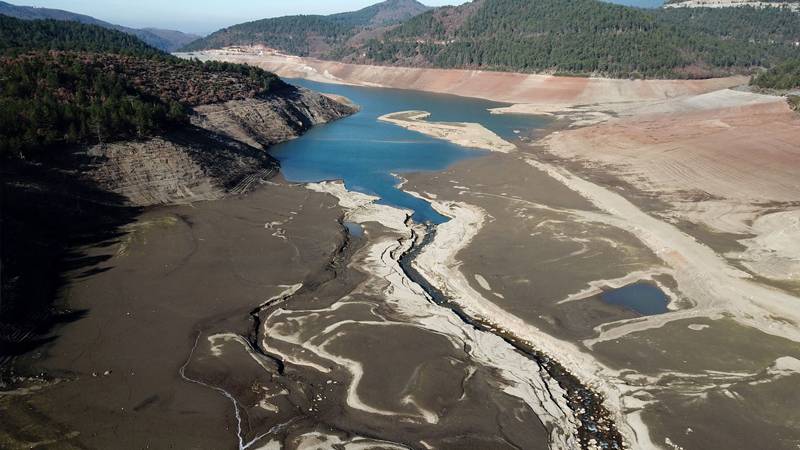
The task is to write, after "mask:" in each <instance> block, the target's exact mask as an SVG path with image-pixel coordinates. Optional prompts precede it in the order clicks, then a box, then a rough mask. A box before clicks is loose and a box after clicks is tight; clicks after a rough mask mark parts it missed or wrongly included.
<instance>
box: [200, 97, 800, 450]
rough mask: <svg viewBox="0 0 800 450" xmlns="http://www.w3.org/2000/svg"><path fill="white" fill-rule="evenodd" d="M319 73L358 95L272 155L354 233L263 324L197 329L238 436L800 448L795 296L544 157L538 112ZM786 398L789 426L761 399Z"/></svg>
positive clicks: (402, 443)
mask: <svg viewBox="0 0 800 450" xmlns="http://www.w3.org/2000/svg"><path fill="white" fill-rule="evenodd" d="M313 87H315V88H317V89H322V90H323V91H329V92H332V93H334V94H339V95H345V96H347V97H350V98H354V100H355V101H356V102H358V103H361V104H365V105H366V107H364V109H363V110H362V113H361V114H360V115H357V116H355V117H353V118H351V119H345V120H343V121H342V122H340V123H337V124H333V125H331V126H330V127H326V128H324V129H318V130H316V133H312V134H311V135H310V139H308V140H307V141H306V140H305V139H307V138H301V139H298V140H296V141H293V142H292V143H290V144H287V145H286V146H284V147H280V148H278V149H276V152H275V154H276V156H278V158H279V159H280V160H281V162H282V164H283V167H284V171H285V173H286V174H287V177H289V179H290V180H294V181H303V182H307V183H308V184H307V185H306V187H307V188H308V189H310V190H312V191H315V192H318V193H324V194H330V195H332V196H333V197H335V198H336V199H337V201H338V207H339V208H341V210H342V211H343V217H342V218H341V219H340V225H339V226H340V228H341V229H342V230H354V231H355V232H354V233H348V235H349V236H350V238H349V239H347V240H346V241H345V244H344V245H342V246H340V247H339V249H338V250H337V251H336V252H335V253H334V254H333V255H332V256H331V263H330V264H328V266H327V268H326V269H325V271H324V273H320V274H318V275H316V276H314V277H310V278H307V279H306V280H304V281H302V282H300V283H297V284H294V285H290V286H286V289H285V291H284V292H283V293H281V294H279V295H277V296H276V297H273V298H272V299H269V300H268V301H266V302H265V303H264V304H262V305H261V307H259V308H258V309H257V310H256V311H254V317H255V320H254V322H253V324H254V327H253V328H252V330H251V331H250V332H249V333H246V334H242V333H239V334H235V333H234V334H231V333H228V332H223V333H215V334H211V335H208V336H203V337H202V338H199V340H198V342H199V343H200V344H199V345H198V346H197V347H196V348H195V350H194V351H193V353H192V357H191V358H190V360H189V361H188V362H187V366H186V369H187V377H189V378H191V379H193V380H196V381H199V382H202V383H204V384H207V385H209V386H212V387H215V388H216V389H219V390H221V391H222V392H223V393H225V394H226V395H227V396H228V397H229V398H230V399H231V400H232V401H233V402H234V404H235V405H236V412H237V415H236V417H237V423H238V424H239V426H238V430H239V441H240V448H250V447H253V448H259V447H263V446H265V445H267V446H268V447H267V448H270V447H269V445H275V446H277V445H280V444H284V445H286V446H288V447H289V448H296V447H302V446H303V445H328V446H330V445H333V444H341V445H343V446H354V447H359V446H366V447H379V448H380V447H385V448H394V447H398V446H399V447H411V448H449V447H455V448H464V447H470V448H475V447H482V448H486V447H491V448H576V447H582V448H595V447H597V448H622V447H624V446H626V445H627V446H630V447H633V448H659V447H664V446H667V447H669V446H674V445H683V443H684V442H687V441H688V442H689V444H694V445H701V446H702V447H703V448H747V446H750V445H752V444H753V443H754V442H753V439H754V438H752V437H748V435H753V436H757V432H758V430H761V429H765V428H768V429H771V430H773V433H772V434H771V435H770V436H767V437H764V436H762V437H760V438H758V439H760V440H761V441H763V442H767V443H768V444H769V445H770V446H771V447H774V448H784V447H785V448H791V445H793V444H792V443H793V442H794V439H796V438H795V437H794V436H795V435H796V433H797V430H796V429H795V428H794V427H793V426H792V425H791V423H792V420H793V419H791V417H794V416H795V415H796V414H795V413H794V412H792V411H793V409H792V408H793V407H792V405H793V404H794V401H793V398H794V397H796V394H795V393H793V391H792V390H791V389H790V386H791V385H792V383H795V382H796V381H797V376H798V375H797V369H798V366H799V364H798V358H800V347H799V346H798V345H797V344H796V339H793V338H794V337H795V335H794V333H795V330H794V325H793V324H792V322H790V321H791V320H792V319H793V314H794V313H793V310H792V308H790V307H788V306H787V303H786V299H788V298H790V296H788V295H786V294H784V293H781V292H778V291H775V290H773V289H770V288H766V287H763V286H761V285H759V284H758V283H756V282H753V281H749V280H746V279H744V278H742V277H741V275H740V273H739V272H737V271H736V269H734V268H728V267H727V266H726V265H725V262H724V260H723V259H722V258H721V257H719V256H718V255H716V254H715V253H714V252H713V251H712V250H710V249H709V248H708V247H706V246H704V245H703V244H702V243H701V242H698V241H695V240H693V239H690V238H688V237H687V236H685V235H684V234H683V233H682V232H681V231H680V230H678V229H677V228H675V227H673V226H672V225H670V224H667V223H665V222H662V221H660V220H659V219H657V218H654V217H651V216H649V215H647V214H646V213H644V212H643V211H641V210H640V209H639V207H638V206H637V205H634V204H633V203H631V202H629V201H627V200H626V199H625V198H623V197H622V196H621V195H619V194H618V193H616V192H612V191H611V190H608V189H606V188H604V187H602V186H600V185H598V184H594V183H592V182H589V181H587V180H585V179H582V178H580V177H578V176H577V175H575V174H574V173H572V172H570V171H568V170H567V169H566V168H565V167H561V166H560V165H559V164H558V162H554V161H552V158H549V157H547V155H543V154H541V153H537V150H536V149H535V148H533V147H529V146H528V145H526V143H525V141H524V140H522V139H520V138H519V136H523V138H524V136H526V134H527V133H529V132H530V130H531V129H532V128H537V126H540V124H541V122H537V119H535V118H531V117H529V116H527V117H526V116H504V115H494V116H490V115H489V113H488V111H487V109H489V108H491V107H494V105H493V104H491V103H489V102H480V101H473V100H469V99H460V98H451V97H441V96H430V95H428V94H419V95H420V96H419V97H418V96H417V93H413V92H407V91H392V90H375V89H368V88H352V87H345V86H324V85H316V84H313ZM359 96H362V97H361V98H359ZM375 96H378V97H379V99H378V100H375ZM381 96H382V97H381ZM370 99H372V100H373V101H374V102H375V104H370ZM387 100H392V101H396V102H399V105H400V106H407V107H408V108H409V109H408V111H405V112H403V111H400V112H398V110H399V109H398V108H397V106H398V104H394V103H386V101H387ZM390 108H394V109H395V110H394V111H391V110H390V111H387V109H390ZM437 108H438V109H439V111H438V113H434V114H430V115H428V114H427V113H425V112H424V111H426V110H427V109H431V110H434V111H436V110H437ZM467 120H474V122H466V121H467ZM506 120H508V121H509V122H506ZM526 121H527V122H528V123H527V125H526V123H525V122H526ZM337 127H338V128H337ZM384 127H389V128H384ZM392 130H394V131H392ZM520 130H525V133H520ZM383 132H386V133H390V134H388V135H384V134H383ZM395 133H396V134H395ZM360 138H364V139H363V141H362V140H361V139H360ZM428 138H430V140H428ZM448 142H450V143H448ZM452 143H459V144H462V145H469V146H472V147H473V148H474V149H480V151H478V150H468V149H464V148H461V147H459V146H454V145H453V144H452ZM493 144H494V145H493ZM495 145H496V147H495ZM511 147H514V149H512V148H511ZM440 152H444V153H445V154H446V155H449V156H448V158H446V159H440V158H438V156H441V155H440V154H439V153H440ZM337 155H338V156H339V157H341V158H342V160H337V159H336V156H337ZM476 156H480V158H476ZM408 157H413V158H411V159H405V158H408ZM414 161H422V162H421V163H420V164H421V167H420V166H416V167H415V166H413V164H410V163H412V162H414ZM325 162H329V163H330V164H327V165H326V164H324V163H325ZM420 170H421V172H420ZM335 179H339V180H342V181H323V180H335ZM609 262H611V263H609ZM706 272H707V273H706ZM692 275H694V276H692ZM728 285H731V286H736V288H735V289H736V290H737V291H738V292H736V291H731V290H730V288H729V287H727V286H728ZM642 290H646V291H647V295H645V296H643V295H638V294H639V293H640V292H641V291H642ZM737 294H738V295H739V297H738V298H737V297H735V295H737ZM609 295H610V297H608V296H609ZM615 295H621V296H622V297H621V298H620V297H616V299H617V300H619V301H614V298H615ZM753 297H759V298H755V299H754V298H753ZM723 300H724V301H723ZM725 302H728V303H725ZM615 303H621V304H615ZM776 308H777V309H776ZM686 339H689V340H690V341H691V343H689V342H685V341H686ZM695 340H696V342H695ZM237 355H238V356H237ZM215 360H221V361H227V362H226V363H224V365H225V366H226V367H229V368H227V369H225V371H224V372H222V373H218V372H214V371H213V370H211V369H210V367H205V366H206V365H209V364H211V363H212V361H215ZM234 360H236V361H240V363H239V364H237V365H236V367H235V368H233V367H232V366H231V364H232V363H231V361H234ZM217 364H219V363H217ZM244 367H251V369H243V368H244ZM248 373H249V374H250V375H247V374H248ZM209 374H215V375H213V376H211V377H209ZM220 380H224V381H220ZM245 380H247V382H246V383H245ZM253 380H257V381H253ZM247 383H249V385H250V388H249V389H243V385H247ZM778 392H779V393H780V394H779V395H780V400H779V401H777V402H776V401H772V403H771V405H772V406H771V407H772V408H775V409H776V410H779V411H781V413H782V414H783V415H785V416H786V417H787V418H789V419H787V421H785V422H781V421H775V420H774V419H770V416H769V415H768V414H762V415H759V414H758V413H759V412H761V411H763V410H762V409H760V408H763V407H761V406H760V405H763V404H764V401H765V400H767V399H771V398H774V396H775V394H776V393H778ZM731 402H733V404H731ZM721 407H724V408H726V410H728V411H730V412H731V413H730V414H729V415H726V416H725V417H720V418H718V419H717V420H715V421H713V422H709V421H707V420H703V419H702V417H703V415H707V414H708V410H709V409H711V410H714V409H716V408H721ZM675 411H678V412H680V413H679V414H676V413H675ZM737 441H739V442H740V443H738V444H737ZM714 442H722V443H723V444H720V445H712V443H714ZM690 447H692V445H689V447H687V448H690Z"/></svg>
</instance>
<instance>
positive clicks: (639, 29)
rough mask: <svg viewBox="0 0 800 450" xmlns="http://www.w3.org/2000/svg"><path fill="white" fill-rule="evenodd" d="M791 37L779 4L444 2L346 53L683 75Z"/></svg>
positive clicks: (770, 55)
mask: <svg viewBox="0 0 800 450" xmlns="http://www.w3.org/2000/svg"><path fill="white" fill-rule="evenodd" d="M467 8H473V9H474V11H472V12H470V13H469V14H467V15H466V17H465V18H464V19H463V20H462V21H460V22H459V21H454V20H453V19H452V17H454V16H455V17H458V16H461V15H463V13H464V11H465V10H466V9H467ZM454 22H455V25H454ZM798 40H800V17H798V15H797V14H794V13H792V12H789V11H783V10H779V9H756V8H750V7H742V8H730V9H703V10H688V9H670V10H642V9H636V8H630V7H625V6H619V5H611V4H607V3H603V2H598V1H595V0H570V1H565V0H535V1H526V0H485V1H484V2H483V3H482V5H481V6H480V7H478V8H475V6H474V5H466V6H461V7H455V8H452V7H451V8H442V9H438V10H435V11H431V12H428V13H425V14H422V15H420V16H418V17H415V18H413V19H411V20H409V21H408V22H406V23H405V24H403V25H402V26H401V27H399V28H397V29H394V30H391V31H388V32H387V33H386V34H385V35H384V36H383V37H382V38H380V39H372V40H370V41H369V42H367V43H366V44H365V46H364V48H363V49H358V50H356V52H353V53H351V55H352V56H351V59H353V60H355V61H358V62H371V63H379V64H399V65H404V64H410V63H412V62H414V63H416V64H420V63H421V64H427V65H430V66H434V67H463V68H483V69H491V70H513V71H523V72H538V71H550V72H569V73H579V74H602V75H610V76H617V77H628V76H643V77H670V78H671V77H678V78H685V77H707V76H713V75H723V74H728V73H734V72H739V71H747V70H748V69H750V68H752V67H758V66H770V65H772V64H775V63H776V62H779V61H781V60H783V59H785V58H788V57H791V56H793V55H797V54H798V53H800V48H798V47H797V46H795V45H794V43H795V42H797V41H798ZM359 54H365V55H366V56H365V57H361V58H360V57H359V56H357V55H359Z"/></svg>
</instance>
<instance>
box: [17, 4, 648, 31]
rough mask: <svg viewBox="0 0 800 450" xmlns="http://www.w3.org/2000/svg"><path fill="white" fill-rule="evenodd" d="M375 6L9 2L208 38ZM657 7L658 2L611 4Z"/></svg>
mask: <svg viewBox="0 0 800 450" xmlns="http://www.w3.org/2000/svg"><path fill="white" fill-rule="evenodd" d="M378 1H380V0H10V2H9V3H13V4H15V5H23V6H38V7H42V8H56V9H64V10H67V11H71V12H75V13H80V14H86V15H89V16H92V17H95V18H97V19H100V20H105V21H106V22H111V23H115V24H118V25H125V26H128V27H133V28H144V27H155V28H166V29H171V30H180V31H184V32H188V33H196V34H208V33H211V32H213V31H216V30H218V29H220V28H224V27H226V26H230V25H235V24H237V23H242V22H249V21H251V20H257V19H263V18H266V17H277V16H285V15H289V14H332V13H337V12H345V11H355V10H357V9H361V8H363V7H365V6H369V5H371V4H374V3H377V2H378ZM465 1H466V0H422V3H425V4H426V5H429V6H442V5H457V4H461V3H465ZM612 1H614V2H615V3H623V4H633V5H637V6H657V5H658V4H660V3H661V0H612Z"/></svg>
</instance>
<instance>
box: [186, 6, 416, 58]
mask: <svg viewBox="0 0 800 450" xmlns="http://www.w3.org/2000/svg"><path fill="white" fill-rule="evenodd" d="M428 9H429V8H428V7H426V6H425V5H423V4H421V3H419V2H417V1H416V0H387V1H384V2H382V3H378V4H376V5H373V6H369V7H367V8H364V9H361V10H358V11H355V12H349V13H341V14H333V15H329V16H318V15H317V16H315V15H311V16H306V15H302V16H286V17H277V18H272V19H263V20H257V21H254V22H248V23H243V24H240V25H235V26H232V27H229V28H225V29H222V30H220V31H217V32H216V33H213V34H211V35H209V36H208V37H206V38H203V39H199V40H197V41H195V42H192V43H190V44H189V45H187V46H185V47H184V48H183V50H184V51H194V50H202V49H207V48H220V47H225V46H228V45H252V44H267V45H269V46H270V47H272V48H275V49H278V50H281V51H284V52H287V53H291V54H295V55H301V56H309V55H311V56H321V55H324V54H328V53H330V52H332V51H334V50H335V49H337V48H341V47H343V46H347V44H348V42H349V41H350V40H351V39H353V38H354V37H356V36H357V35H358V34H359V33H363V32H368V31H369V30H373V29H377V28H381V27H385V26H391V25H394V24H398V23H400V22H402V21H404V20H407V19H409V18H411V17H413V16H416V15H418V14H420V13H422V12H425V11H427V10H428Z"/></svg>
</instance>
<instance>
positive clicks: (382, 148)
mask: <svg viewBox="0 0 800 450" xmlns="http://www.w3.org/2000/svg"><path fill="white" fill-rule="evenodd" d="M287 81H288V82H290V83H292V84H295V85H298V86H303V87H307V88H310V89H314V90H317V91H320V92H326V93H331V94H338V95H343V96H345V97H347V98H349V99H350V100H352V101H353V102H355V103H356V104H358V105H359V106H360V107H361V111H360V112H359V113H358V114H355V115H354V116H351V117H348V118H345V119H342V120H339V121H336V122H333V123H330V124H327V125H324V126H320V127H315V128H313V129H312V130H310V131H309V132H308V133H306V134H305V135H304V136H302V137H300V138H298V139H295V140H293V141H289V142H286V143H284V144H280V145H277V146H275V147H273V148H272V150H271V153H272V155H273V156H274V157H275V158H277V159H278V160H279V161H280V162H281V171H282V172H283V175H284V177H285V178H286V179H287V180H289V181H295V182H314V181H323V180H335V179H336V180H343V181H344V183H345V185H346V186H347V188H348V189H351V190H355V191H359V192H363V193H366V194H372V195H376V196H378V197H380V198H381V200H380V202H381V203H384V204H388V205H392V206H397V207H401V208H408V209H411V210H413V211H414V215H413V218H414V220H415V221H417V222H420V223H424V222H431V223H434V224H439V223H442V222H445V221H446V220H447V218H446V217H443V216H442V215H440V214H438V213H437V212H436V211H434V210H433V209H432V208H431V206H430V204H428V203H427V202H425V201H424V200H420V199H418V198H415V197H413V196H411V195H408V194H406V193H405V192H403V191H401V190H399V189H397V188H396V187H395V186H396V185H397V183H398V180H397V178H395V177H394V176H392V175H391V174H392V173H397V174H402V173H404V172H419V171H439V170H443V169H445V168H447V167H448V166H450V165H451V164H453V163H455V162H457V161H460V160H464V159H467V158H476V157H479V156H481V155H484V154H485V152H483V151H480V150H474V149H467V148H463V147H459V146H457V145H454V144H450V143H448V142H445V141H441V140H437V139H433V138H430V137H427V136H424V135H421V134H419V133H416V132H413V131H408V130H405V129H403V128H400V127H398V126H396V125H391V124H387V123H383V122H379V121H378V117H380V116H382V115H384V114H388V113H393V112H397V111H405V110H412V109H413V110H423V111H428V112H430V113H431V117H430V120H432V121H443V122H478V123H481V124H483V126H485V127H487V128H489V129H490V130H492V131H494V132H495V133H497V134H498V135H500V136H502V137H504V138H506V139H508V140H511V141H512V142H513V141H514V140H516V139H518V137H517V134H516V133H515V132H514V131H515V130H517V131H527V130H530V129H533V128H540V127H542V126H544V124H545V119H542V118H540V117H535V116H521V115H492V114H489V112H488V111H487V109H488V108H496V107H500V106H506V105H505V104H502V103H494V102H488V101H484V100H476V99H469V98H463V97H457V96H452V95H437V94H428V93H424V92H418V91H408V90H400V89H381V88H365V87H353V86H339V85H333V84H324V83H316V82H312V81H307V80H296V79H291V80H287Z"/></svg>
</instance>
